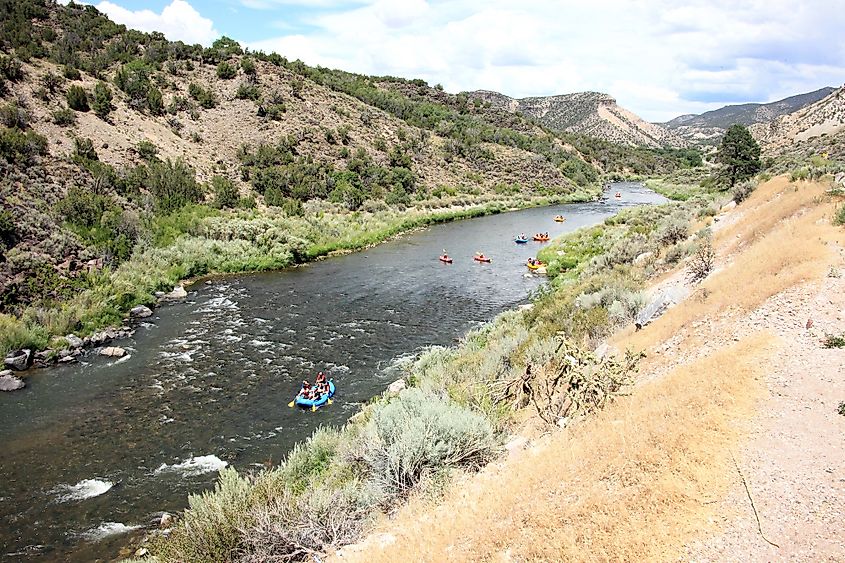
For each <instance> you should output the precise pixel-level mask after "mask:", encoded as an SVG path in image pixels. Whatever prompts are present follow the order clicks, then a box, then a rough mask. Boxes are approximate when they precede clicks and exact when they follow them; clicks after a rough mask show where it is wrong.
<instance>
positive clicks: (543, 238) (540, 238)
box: [534, 235, 551, 242]
mask: <svg viewBox="0 0 845 563" xmlns="http://www.w3.org/2000/svg"><path fill="white" fill-rule="evenodd" d="M534 240H536V241H537V242H549V241H550V240H551V237H547V236H545V235H534Z"/></svg>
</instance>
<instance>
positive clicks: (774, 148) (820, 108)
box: [751, 86, 845, 154]
mask: <svg viewBox="0 0 845 563" xmlns="http://www.w3.org/2000/svg"><path fill="white" fill-rule="evenodd" d="M751 133H752V134H753V135H754V137H755V138H756V139H757V140H758V142H759V143H760V146H761V148H762V149H763V151H764V152H765V153H769V154H780V153H785V152H792V151H793V150H794V149H796V148H798V147H801V146H802V145H806V144H813V145H818V146H819V148H820V150H821V151H822V152H827V151H828V150H829V149H828V147H826V146H825V145H827V144H828V143H826V142H825V139H828V140H829V141H830V142H829V144H830V145H834V144H837V145H838V144H840V143H834V142H833V141H832V139H834V138H841V137H842V135H843V134H845V86H843V87H840V88H837V89H835V90H833V91H832V92H831V93H830V94H828V95H827V96H825V97H824V98H822V99H821V100H819V101H817V102H815V103H812V104H810V105H808V106H806V107H802V108H801V109H799V110H797V111H794V112H792V113H789V114H786V115H782V116H780V117H778V118H777V119H774V120H772V121H770V122H767V123H759V124H756V125H753V126H752V127H751Z"/></svg>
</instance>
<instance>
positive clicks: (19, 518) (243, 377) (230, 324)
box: [0, 184, 662, 561]
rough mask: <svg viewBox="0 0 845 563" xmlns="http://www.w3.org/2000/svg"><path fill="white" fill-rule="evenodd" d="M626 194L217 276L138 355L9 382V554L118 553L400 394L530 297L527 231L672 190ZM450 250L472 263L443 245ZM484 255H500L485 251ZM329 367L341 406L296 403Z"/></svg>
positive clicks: (147, 331)
mask: <svg viewBox="0 0 845 563" xmlns="http://www.w3.org/2000/svg"><path fill="white" fill-rule="evenodd" d="M611 190H612V191H614V192H615V191H622V192H623V198H622V199H621V200H615V199H613V198H611V201H609V202H607V203H589V204H573V205H566V206H557V207H552V208H545V209H531V210H525V211H519V212H515V213H508V214H504V215H497V216H491V217H482V218H478V219H472V220H467V221H461V222H457V223H451V224H446V225H438V226H435V227H432V228H430V229H427V230H424V231H422V232H418V233H414V234H411V235H407V236H403V237H400V238H399V239H397V240H394V241H391V242H389V243H386V244H383V245H381V246H378V247H376V248H373V249H370V250H367V251H366V252H361V253H357V254H352V255H348V256H343V257H338V258H332V259H330V260H325V261H322V262H318V263H315V264H311V265H308V266H305V267H301V268H295V269H291V270H287V271H284V272H273V273H264V274H255V275H243V276H237V277H226V278H220V279H215V280H213V282H212V283H211V284H210V285H205V284H200V285H199V286H198V287H196V288H194V291H192V292H191V293H190V294H189V296H188V299H187V300H186V301H185V302H182V303H177V304H173V305H168V306H164V307H162V308H160V309H158V310H157V311H156V315H155V316H154V317H152V318H151V319H148V321H149V322H145V323H143V324H142V325H141V326H140V327H139V330H138V331H137V333H136V334H135V336H134V337H133V339H130V340H126V341H122V342H118V343H117V345H120V346H123V347H125V348H127V350H128V352H129V356H128V359H125V358H124V359H121V360H117V361H112V360H105V359H101V358H97V357H93V356H89V357H87V358H86V359H85V361H84V362H82V363H80V364H78V365H74V366H69V367H60V368H55V369H51V370H42V371H40V372H35V374H34V375H33V376H32V377H30V379H29V381H28V386H27V388H26V389H24V390H22V391H19V392H16V393H9V394H3V396H0V442H1V443H2V446H3V447H2V450H0V518H2V520H3V522H4V523H5V524H6V525H5V526H3V527H0V545H2V551H0V555H5V556H6V557H8V558H10V559H11V558H15V559H18V558H24V559H37V560H78V561H89V560H92V559H94V558H97V557H101V558H109V557H112V556H114V555H115V554H116V552H117V546H119V545H120V544H121V542H125V541H126V537H127V535H126V534H127V533H129V532H132V531H133V530H139V532H140V531H142V530H143V527H145V526H147V525H149V524H150V522H152V521H154V520H155V519H156V518H157V516H158V515H159V514H160V512H161V511H171V512H172V511H176V510H179V509H181V508H183V507H184V506H185V504H186V498H187V495H188V494H189V493H192V492H199V491H201V490H203V489H205V488H208V487H209V486H211V484H212V483H213V482H214V479H215V478H216V475H217V471H219V470H220V469H221V468H223V467H225V466H227V465H233V466H234V467H236V468H238V469H240V470H248V469H250V468H252V467H261V466H263V465H265V464H269V463H276V462H278V461H279V460H280V459H281V458H282V457H283V456H284V455H285V453H286V452H287V451H288V450H289V449H290V447H291V446H292V445H293V444H294V443H295V442H297V441H299V440H302V439H303V438H304V437H306V436H307V435H309V434H310V433H311V431H312V430H313V429H314V428H315V427H317V426H318V425H320V424H341V423H342V422H343V421H345V420H346V419H347V418H348V417H349V416H351V415H352V414H354V413H355V412H356V411H357V409H358V407H359V405H360V403H361V402H363V401H366V400H367V399H369V398H370V397H372V396H373V395H375V394H377V393H379V392H380V391H382V390H383V389H384V387H385V386H386V385H387V384H388V383H389V382H390V380H391V377H395V373H391V370H389V369H388V368H389V367H390V366H391V364H392V362H394V361H395V360H396V359H397V358H400V357H403V356H405V355H408V354H411V353H413V352H414V351H416V350H419V349H420V348H421V347H424V346H427V345H432V344H449V343H451V342H453V341H454V339H455V338H457V337H459V336H461V335H462V334H463V333H464V332H465V331H466V330H467V329H469V328H471V327H473V326H476V325H478V324H480V323H482V322H484V321H487V320H489V319H490V318H492V317H493V316H494V315H496V314H497V313H499V312H500V311H502V310H504V309H506V308H509V307H512V306H514V305H516V304H518V303H520V302H522V301H524V300H525V299H526V296H527V295H528V293H529V292H530V291H531V290H532V289H534V288H536V287H537V285H538V284H539V283H540V279H538V278H537V277H535V276H531V275H528V274H527V270H526V268H525V266H524V263H525V259H526V258H527V257H529V256H533V255H534V253H536V251H537V249H538V248H539V246H540V245H539V244H538V243H533V242H532V243H530V244H527V245H516V244H514V243H513V237H514V235H516V234H519V233H522V232H524V233H528V234H529V235H530V234H533V233H534V232H537V231H549V232H550V233H551V234H552V236H556V235H559V234H561V233H563V232H567V231H572V230H575V229H577V228H579V227H582V226H586V225H592V224H595V223H597V222H599V221H601V220H602V219H603V218H604V217H607V216H608V215H610V214H612V213H615V212H616V211H617V210H618V209H619V208H620V207H623V206H626V205H633V204H640V203H654V202H658V201H662V198H660V197H659V196H657V195H655V194H653V193H652V192H649V191H647V190H645V189H644V188H642V187H641V186H639V185H636V184H617V185H614V186H613V187H611ZM558 213H561V214H563V215H565V216H566V217H567V221H566V222H565V223H555V222H554V221H553V220H552V218H553V217H554V216H555V215H556V214H558ZM443 249H446V250H447V251H448V252H449V254H450V255H451V256H452V257H453V258H454V264H451V265H448V264H443V263H441V262H440V261H439V260H438V259H437V257H438V256H439V255H440V254H441V253H442V251H443ZM476 251H483V252H484V253H485V254H487V255H488V256H491V257H492V258H493V263H492V264H479V263H477V262H474V261H473V260H472V259H471V257H472V255H473V253H474V252H476ZM318 370H322V371H325V372H326V373H328V374H329V375H330V376H331V377H333V378H334V380H335V382H336V384H337V388H338V391H337V395H336V398H335V402H334V404H333V405H332V406H331V407H329V408H326V409H323V410H320V411H317V412H316V413H311V412H307V411H300V410H295V409H290V408H288V407H287V403H288V402H289V401H290V399H291V398H292V396H293V394H294V393H295V392H296V391H297V390H298V383H297V382H298V381H301V380H302V379H303V378H311V379H313V376H314V374H315V373H316V371H318Z"/></svg>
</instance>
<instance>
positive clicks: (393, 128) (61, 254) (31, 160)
mask: <svg viewBox="0 0 845 563" xmlns="http://www.w3.org/2000/svg"><path fill="white" fill-rule="evenodd" d="M0 10H2V12H0V13H2V18H0V178H2V180H0V201H2V212H0V297H2V298H0V348H3V347H7V348H10V347H14V346H17V347H25V346H24V345H25V344H26V345H28V346H32V347H39V346H42V347H43V346H44V345H45V342H46V340H45V339H46V335H49V334H59V335H61V334H67V332H69V331H71V330H73V331H81V332H82V333H86V332H87V333H90V332H92V331H93V330H95V329H96V328H98V327H100V326H103V325H105V324H114V323H119V322H120V320H121V315H122V314H124V313H126V312H127V311H128V310H129V309H130V308H131V307H132V306H133V305H137V304H146V303H149V302H150V301H149V300H150V299H151V297H150V296H151V295H153V294H154V293H155V292H157V291H161V290H164V291H167V290H169V289H171V288H172V285H171V286H170V287H166V286H167V285H168V284H172V282H173V281H175V280H178V278H179V277H188V276H195V275H200V274H203V273H206V272H209V271H226V272H234V271H243V270H255V269H268V268H279V267H284V266H287V265H290V264H292V263H297V262H301V261H305V260H308V259H311V258H313V257H315V256H319V255H322V254H325V253H327V252H329V251H331V250H332V249H338V248H343V249H351V248H357V247H359V246H361V245H365V244H372V243H373V242H376V241H378V240H381V239H382V238H384V237H385V236H389V234H390V233H392V232H396V231H397V230H401V229H402V228H408V227H407V226H408V225H413V224H418V223H415V222H418V221H422V222H424V221H425V220H426V219H425V218H424V216H431V215H433V214H436V213H440V214H441V215H442V218H441V220H443V219H445V218H447V217H455V216H457V215H460V214H461V213H463V212H464V211H466V210H467V209H468V208H469V207H471V206H473V207H474V208H475V211H477V212H480V207H481V206H500V207H501V206H504V207H512V206H514V205H524V204H526V203H528V202H534V203H540V202H546V203H548V202H551V201H562V200H564V199H572V198H577V199H585V198H588V197H590V195H589V194H590V193H591V192H594V191H595V190H597V189H598V186H600V184H601V182H602V181H603V179H604V178H605V177H606V176H607V175H610V174H614V175H619V176H624V175H626V174H653V173H659V172H665V171H669V170H672V169H675V168H677V167H679V166H688V165H689V164H690V161H689V158H688V157H689V155H684V154H675V153H672V152H671V151H669V152H667V151H647V150H645V149H631V148H628V147H623V146H617V145H610V144H609V143H606V142H600V141H597V140H596V139H592V138H588V137H578V138H574V137H571V136H566V135H564V134H559V133H556V132H554V131H551V130H548V129H544V128H543V127H541V126H540V125H538V124H537V123H534V122H533V121H531V120H529V119H527V118H525V117H523V116H521V115H519V114H512V113H508V112H505V111H499V110H494V109H491V108H488V107H484V104H481V103H478V104H476V103H470V102H469V100H468V98H467V96H461V95H457V96H456V95H450V94H446V93H444V92H442V89H438V88H432V87H429V86H428V85H427V84H426V83H425V82H423V81H420V80H404V79H397V78H391V77H370V76H362V75H357V74H352V73H347V72H343V71H339V70H330V69H324V68H312V67H308V66H306V65H304V64H303V63H301V62H299V61H288V60H287V59H286V58H284V57H283V56H281V55H278V54H275V53H272V54H265V53H260V52H259V53H247V52H245V51H244V50H243V49H242V48H241V46H240V45H239V44H238V43H236V42H235V41H233V40H231V39H228V38H225V37H224V38H221V39H219V40H218V41H215V42H214V44H213V45H212V46H211V47H209V48H203V47H202V46H200V45H192V46H191V45H185V44H184V43H181V42H171V41H168V40H166V39H165V38H164V37H163V36H162V35H161V34H160V33H151V34H148V33H141V32H137V31H133V30H128V29H126V27H124V26H122V25H117V24H115V23H114V22H111V21H110V20H108V18H106V17H105V16H103V15H102V14H100V13H99V12H98V11H97V10H96V9H95V8H94V7H93V6H86V5H79V4H73V3H71V4H69V5H67V6H63V5H60V4H56V3H54V2H52V1H50V0H22V1H20V2H14V3H4V4H0ZM361 213H363V214H365V216H366V218H367V220H362V219H360V217H359V215H360V214H361ZM411 218H413V219H411ZM273 222H275V223H273ZM211 223H213V225H211V226H210V224H211ZM403 226H404V227H403ZM212 227H213V228H212ZM265 231H266V232H265ZM377 233H381V234H377ZM180 237H193V238H192V239H191V240H192V242H193V246H190V245H187V244H185V240H184V239H183V238H180ZM177 239H178V240H179V241H180V243H179V244H176V245H174V242H175V241H176V240H177ZM207 252H213V253H214V255H213V256H207V255H206V253H207ZM168 253H169V254H168ZM164 254H168V256H167V257H166V258H161V256H162V255H164ZM145 260H146V261H152V262H153V263H154V264H153V265H151V266H150V265H145V264H146V263H145V262H144V261H145ZM121 269H122V270H123V271H124V272H123V273H122V274H121V273H120V272H119V270H121ZM127 272H128V273H127ZM145 272H146V273H145ZM94 274H96V275H94ZM100 274H102V275H100ZM118 274H120V276H123V278H121V279H120V281H119V283H118V280H117V278H116V277H115V276H118ZM147 274H149V275H147ZM126 276H129V277H130V278H131V280H132V281H127V280H126V279H124V278H125V277H126ZM118 277H119V276H118ZM97 292H99V293H97ZM115 292H116V293H117V294H115ZM79 296H86V297H85V302H84V304H80V305H78V306H74V307H73V308H69V307H68V306H67V303H68V300H70V299H75V298H77V297H79ZM92 308H95V309H96V308H100V309H102V310H101V312H100V313H97V314H96V315H93V316H94V317H96V318H91V317H92V313H91V310H92ZM57 310H61V314H57V313H55V312H56V311H57ZM45 327H46V328H45ZM7 336H8V338H6V337H7Z"/></svg>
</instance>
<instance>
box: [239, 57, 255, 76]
mask: <svg viewBox="0 0 845 563" xmlns="http://www.w3.org/2000/svg"><path fill="white" fill-rule="evenodd" d="M241 69H242V70H243V71H244V74H246V75H247V76H253V77H254V76H255V75H256V74H257V71H256V69H255V61H254V60H252V58H251V57H244V58H242V59H241Z"/></svg>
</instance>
